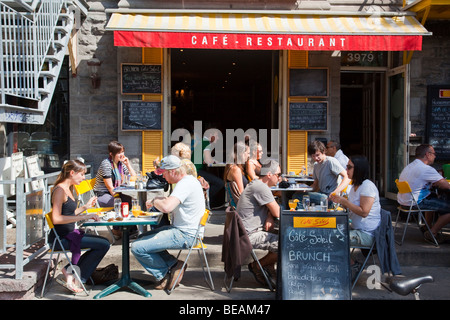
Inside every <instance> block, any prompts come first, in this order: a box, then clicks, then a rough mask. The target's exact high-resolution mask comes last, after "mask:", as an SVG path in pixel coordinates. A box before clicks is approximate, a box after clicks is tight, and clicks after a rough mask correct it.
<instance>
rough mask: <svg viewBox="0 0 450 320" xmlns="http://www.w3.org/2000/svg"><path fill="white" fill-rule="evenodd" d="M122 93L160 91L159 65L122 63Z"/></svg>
mask: <svg viewBox="0 0 450 320" xmlns="http://www.w3.org/2000/svg"><path fill="white" fill-rule="evenodd" d="M121 79H122V94H146V93H147V94H151V93H161V65H153V64H126V63H123V64H122V78H121Z"/></svg>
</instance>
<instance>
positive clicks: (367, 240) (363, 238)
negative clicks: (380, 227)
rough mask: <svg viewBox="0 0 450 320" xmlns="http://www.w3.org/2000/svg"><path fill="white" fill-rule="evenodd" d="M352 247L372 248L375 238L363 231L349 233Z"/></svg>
mask: <svg viewBox="0 0 450 320" xmlns="http://www.w3.org/2000/svg"><path fill="white" fill-rule="evenodd" d="M349 238H350V246H362V247H370V246H371V245H372V243H373V241H374V240H375V237H374V236H372V235H370V234H368V233H366V232H363V231H361V230H354V229H353V230H350V231H349Z"/></svg>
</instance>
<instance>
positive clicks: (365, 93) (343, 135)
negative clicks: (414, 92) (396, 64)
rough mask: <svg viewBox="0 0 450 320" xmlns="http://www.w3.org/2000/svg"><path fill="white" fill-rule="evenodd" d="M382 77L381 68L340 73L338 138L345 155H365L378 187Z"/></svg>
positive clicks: (383, 75) (382, 99)
mask: <svg viewBox="0 0 450 320" xmlns="http://www.w3.org/2000/svg"><path fill="white" fill-rule="evenodd" d="M384 79H385V73H384V72H342V73H341V116H340V134H339V141H340V143H341V146H342V150H343V152H344V153H345V154H346V155H347V156H351V155H355V154H362V155H365V156H366V157H367V159H368V160H369V163H370V168H371V172H370V178H371V180H372V181H374V182H375V183H376V184H377V187H380V183H381V181H382V175H381V171H382V161H383V159H382V153H381V150H383V149H382V141H383V139H382V138H383V137H382V132H383V130H382V121H381V119H382V112H383V102H384V96H385V95H384V87H385V86H384Z"/></svg>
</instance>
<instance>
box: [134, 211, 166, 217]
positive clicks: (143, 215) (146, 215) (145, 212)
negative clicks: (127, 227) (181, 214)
mask: <svg viewBox="0 0 450 320" xmlns="http://www.w3.org/2000/svg"><path fill="white" fill-rule="evenodd" d="M160 214H161V212H148V211H141V213H140V214H139V215H138V218H147V217H155V216H159V215H160Z"/></svg>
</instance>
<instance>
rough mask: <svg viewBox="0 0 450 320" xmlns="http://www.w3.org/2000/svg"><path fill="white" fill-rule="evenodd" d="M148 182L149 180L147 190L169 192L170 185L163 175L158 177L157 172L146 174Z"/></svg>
mask: <svg viewBox="0 0 450 320" xmlns="http://www.w3.org/2000/svg"><path fill="white" fill-rule="evenodd" d="M146 175H147V177H148V180H147V186H146V188H147V190H154V189H164V191H167V190H169V183H168V182H167V180H166V179H164V177H163V176H162V175H158V174H156V173H155V171H152V172H147V173H146Z"/></svg>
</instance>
